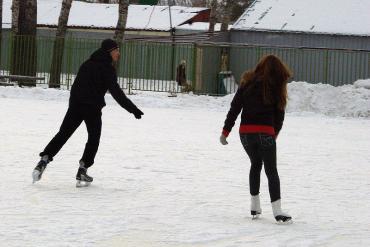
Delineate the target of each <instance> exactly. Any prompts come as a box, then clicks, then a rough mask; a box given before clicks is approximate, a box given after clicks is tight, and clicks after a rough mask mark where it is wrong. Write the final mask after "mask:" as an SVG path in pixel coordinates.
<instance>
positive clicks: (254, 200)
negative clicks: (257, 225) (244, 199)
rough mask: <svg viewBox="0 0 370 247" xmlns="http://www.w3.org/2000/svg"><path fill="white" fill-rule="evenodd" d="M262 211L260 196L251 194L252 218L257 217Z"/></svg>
mask: <svg viewBox="0 0 370 247" xmlns="http://www.w3.org/2000/svg"><path fill="white" fill-rule="evenodd" d="M261 213H262V209H261V203H260V196H259V195H256V196H251V215H252V219H257V218H258V217H259V216H260V214H261Z"/></svg>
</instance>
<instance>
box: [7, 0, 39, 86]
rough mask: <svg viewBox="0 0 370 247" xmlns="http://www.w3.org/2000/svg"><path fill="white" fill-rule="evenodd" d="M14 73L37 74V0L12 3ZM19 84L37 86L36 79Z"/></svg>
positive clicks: (12, 71) (12, 70)
mask: <svg viewBox="0 0 370 247" xmlns="http://www.w3.org/2000/svg"><path fill="white" fill-rule="evenodd" d="M12 12H13V13H12V32H13V34H14V35H15V36H13V46H12V64H11V68H10V73H11V74H13V75H25V76H36V69H37V44H36V28H37V0H22V1H19V0H14V1H13V5H12ZM18 82H19V85H20V86H22V85H27V86H35V85H36V82H35V80H29V79H27V80H22V81H19V80H18Z"/></svg>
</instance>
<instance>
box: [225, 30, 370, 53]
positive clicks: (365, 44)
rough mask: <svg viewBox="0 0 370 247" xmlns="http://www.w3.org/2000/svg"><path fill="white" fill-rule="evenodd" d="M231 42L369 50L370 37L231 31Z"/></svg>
mask: <svg viewBox="0 0 370 247" xmlns="http://www.w3.org/2000/svg"><path fill="white" fill-rule="evenodd" d="M231 42H233V43H247V44H256V45H269V46H285V47H310V48H335V49H356V50H370V36H367V37H366V36H344V35H329V34H307V33H283V32H280V33H279V32H261V31H232V32H231Z"/></svg>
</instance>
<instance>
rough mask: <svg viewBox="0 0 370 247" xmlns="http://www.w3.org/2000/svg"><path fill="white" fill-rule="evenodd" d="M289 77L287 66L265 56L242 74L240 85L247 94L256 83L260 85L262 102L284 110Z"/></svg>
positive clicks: (273, 56) (289, 72)
mask: <svg viewBox="0 0 370 247" xmlns="http://www.w3.org/2000/svg"><path fill="white" fill-rule="evenodd" d="M291 76H292V73H291V71H290V69H289V68H288V66H287V65H285V64H284V63H283V62H282V61H281V60H280V59H279V58H278V57H277V56H275V55H266V56H263V57H262V58H261V60H260V61H259V62H258V64H257V65H256V67H255V68H254V69H253V70H250V71H246V72H244V74H243V75H242V78H241V83H240V85H241V86H242V87H245V90H246V92H248V91H249V90H251V89H252V88H254V86H255V84H256V83H262V96H263V102H264V103H265V104H273V103H277V106H278V108H279V109H280V110H284V109H285V107H286V104H287V98H288V92H287V83H288V79H289V78H290V77H291Z"/></svg>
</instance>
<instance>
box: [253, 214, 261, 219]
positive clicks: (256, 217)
mask: <svg viewBox="0 0 370 247" xmlns="http://www.w3.org/2000/svg"><path fill="white" fill-rule="evenodd" d="M259 218H260V214H256V215H252V220H258V219H259Z"/></svg>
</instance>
